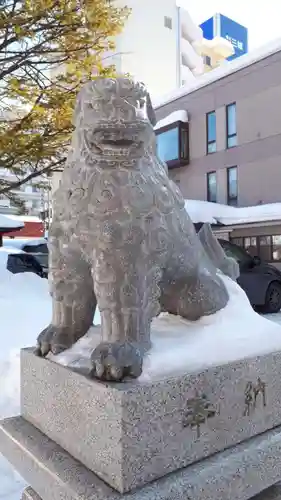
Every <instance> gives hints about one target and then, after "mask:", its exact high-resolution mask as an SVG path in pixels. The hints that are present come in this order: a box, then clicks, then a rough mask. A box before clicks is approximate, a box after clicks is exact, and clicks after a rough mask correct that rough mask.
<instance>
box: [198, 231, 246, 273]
mask: <svg viewBox="0 0 281 500" xmlns="http://www.w3.org/2000/svg"><path fill="white" fill-rule="evenodd" d="M198 237H199V240H200V242H201V244H202V246H203V249H204V251H205V253H206V254H207V257H208V258H209V259H210V261H211V263H212V264H213V265H214V266H215V267H216V268H217V269H219V270H220V271H221V272H222V273H223V274H225V275H226V276H229V278H231V279H233V280H234V281H236V280H237V278H238V277H239V274H240V271H239V265H238V263H237V262H236V261H235V260H234V259H233V258H232V257H227V255H226V254H225V252H224V250H223V248H222V246H221V245H220V244H219V242H218V240H217V238H216V236H215V235H214V233H213V231H212V229H211V226H210V224H203V226H202V227H201V229H200V231H199V232H198Z"/></svg>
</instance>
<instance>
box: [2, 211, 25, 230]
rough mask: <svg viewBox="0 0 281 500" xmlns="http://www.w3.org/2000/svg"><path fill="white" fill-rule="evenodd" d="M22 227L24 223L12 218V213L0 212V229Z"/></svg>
mask: <svg viewBox="0 0 281 500" xmlns="http://www.w3.org/2000/svg"><path fill="white" fill-rule="evenodd" d="M20 227H24V223H23V222H22V221H20V220H18V219H14V218H13V216H12V215H3V214H0V228H1V229H6V228H7V229H12V228H14V229H17V228H20Z"/></svg>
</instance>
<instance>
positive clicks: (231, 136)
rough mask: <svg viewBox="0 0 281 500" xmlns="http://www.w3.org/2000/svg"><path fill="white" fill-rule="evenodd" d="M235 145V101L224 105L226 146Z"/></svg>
mask: <svg viewBox="0 0 281 500" xmlns="http://www.w3.org/2000/svg"><path fill="white" fill-rule="evenodd" d="M234 146H237V128H236V103H235V102H234V103H232V104H229V105H228V106H226V147H227V148H233V147H234Z"/></svg>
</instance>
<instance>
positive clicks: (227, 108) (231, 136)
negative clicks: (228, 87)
mask: <svg viewBox="0 0 281 500" xmlns="http://www.w3.org/2000/svg"><path fill="white" fill-rule="evenodd" d="M232 106H235V134H230V133H229V124H228V116H229V111H228V110H229V109H230V108H231V107H232ZM236 111H237V107H236V101H234V102H231V103H230V104H227V106H226V107H225V112H226V149H232V148H235V147H236V146H237V114H236ZM233 137H236V143H235V144H234V145H233V146H231V145H229V139H232V138H233Z"/></svg>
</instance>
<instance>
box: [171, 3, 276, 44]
mask: <svg viewBox="0 0 281 500" xmlns="http://www.w3.org/2000/svg"><path fill="white" fill-rule="evenodd" d="M178 3H179V5H182V6H183V7H185V8H186V9H187V10H188V11H189V13H190V15H191V16H192V18H193V20H194V21H195V22H196V23H197V24H200V23H201V22H202V21H204V20H205V19H208V17H211V16H212V15H213V14H215V13H216V12H219V13H221V14H224V15H226V16H228V17H231V18H232V19H233V20H235V21H237V22H238V23H241V24H243V25H244V26H246V27H247V28H248V30H249V31H248V36H249V50H251V49H254V48H256V47H259V46H260V45H263V44H265V43H267V42H270V41H271V40H273V39H274V38H279V37H281V2H280V0H260V1H257V0H178Z"/></svg>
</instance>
